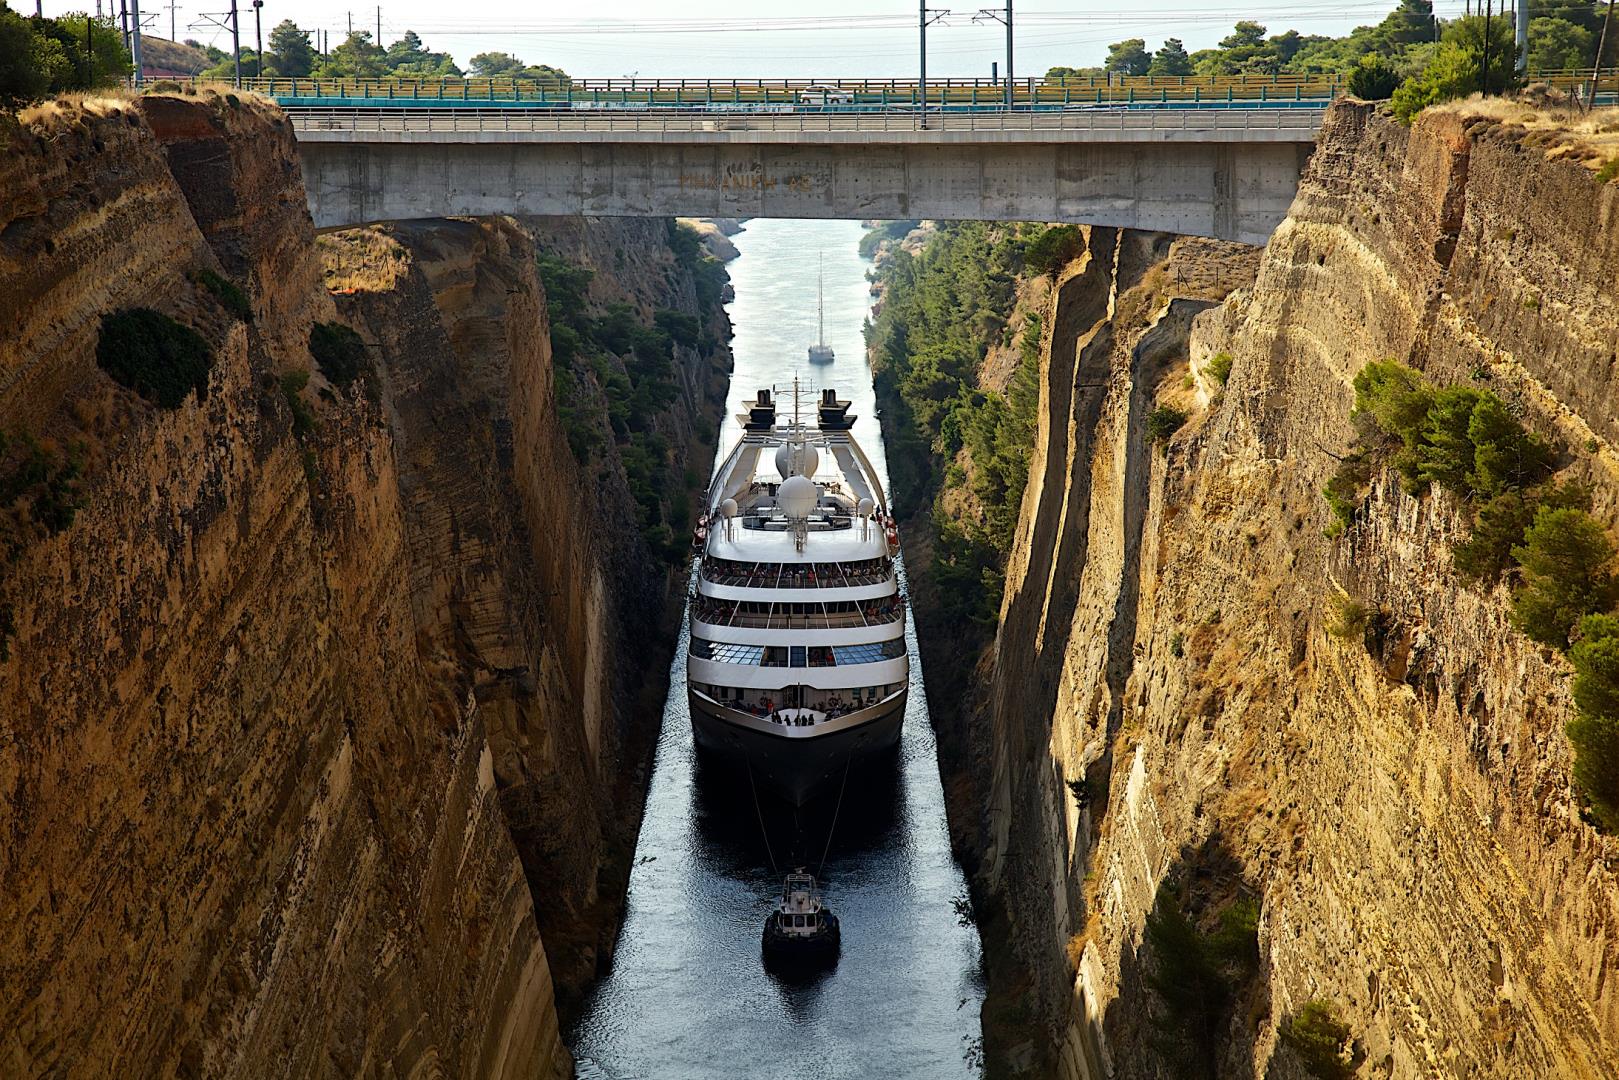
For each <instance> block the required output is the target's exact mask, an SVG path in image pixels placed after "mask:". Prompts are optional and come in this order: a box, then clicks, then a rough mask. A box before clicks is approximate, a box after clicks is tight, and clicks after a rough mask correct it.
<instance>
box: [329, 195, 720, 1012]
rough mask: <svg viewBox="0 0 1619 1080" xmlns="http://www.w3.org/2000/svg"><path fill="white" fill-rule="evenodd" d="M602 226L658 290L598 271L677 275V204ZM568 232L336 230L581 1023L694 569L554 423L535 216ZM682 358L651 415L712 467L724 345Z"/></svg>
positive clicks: (350, 306) (414, 556) (631, 838)
mask: <svg viewBox="0 0 1619 1080" xmlns="http://www.w3.org/2000/svg"><path fill="white" fill-rule="evenodd" d="M599 224H600V227H599V228H596V229H591V230H588V232H589V234H590V239H589V243H590V244H591V245H594V246H600V247H603V248H605V249H607V250H613V249H614V248H617V249H619V250H625V249H626V248H627V249H628V250H629V251H633V252H634V256H633V259H634V265H636V266H644V265H653V266H657V267H658V268H659V270H658V273H657V274H656V278H657V283H656V286H654V283H653V282H652V281H651V277H652V276H653V275H649V274H641V273H637V272H635V271H633V270H631V269H630V265H631V264H630V262H629V257H626V259H625V260H623V262H622V265H621V266H620V268H619V270H618V271H617V272H613V271H611V270H604V271H603V272H602V274H601V275H600V281H601V284H600V287H601V288H602V289H604V290H611V291H612V292H613V294H614V295H615V296H619V297H630V298H636V297H641V296H648V295H649V294H650V293H651V292H653V291H658V290H667V288H668V286H667V284H666V283H665V282H664V281H663V274H662V269H663V268H664V267H666V266H668V265H669V263H670V261H671V260H670V257H669V254H668V251H667V247H666V243H665V240H664V235H665V227H664V224H663V222H661V221H628V222H624V223H613V224H611V225H608V224H601V223H599ZM570 228H571V229H574V230H577V231H579V232H585V231H586V230H584V228H583V226H582V225H568V224H564V223H552V222H547V221H531V222H525V223H523V224H521V225H520V224H519V223H518V222H516V221H513V220H511V219H487V220H470V219H469V220H456V221H433V222H405V223H399V224H395V225H389V226H382V227H377V228H372V229H365V230H356V231H352V232H347V233H340V234H336V235H334V236H331V237H326V238H323V239H322V244H321V250H322V254H323V257H324V259H325V263H326V274H327V279H328V281H329V282H330V283H331V284H332V285H333V286H334V287H335V289H336V292H337V305H338V310H339V313H340V315H341V316H342V317H343V318H344V319H345V320H346V321H348V322H349V323H350V324H351V325H352V326H353V327H354V328H355V329H357V330H358V331H359V332H360V333H361V336H362V337H363V338H364V339H365V340H367V341H368V342H373V343H374V344H375V346H376V349H377V353H378V355H379V358H380V366H381V382H382V391H381V393H382V399H383V401H384V402H385V403H386V408H387V410H388V414H389V421H390V425H391V427H392V430H393V437H394V445H395V447H396V452H397V453H398V454H399V458H400V462H401V465H400V482H401V489H402V491H403V492H404V499H405V520H406V537H407V545H408V546H409V548H410V556H411V557H410V563H411V567H412V588H411V593H412V597H413V604H414V607H415V609H416V613H417V622H418V625H419V626H420V627H421V628H422V629H421V634H422V638H421V642H420V644H421V647H422V648H423V649H424V650H425V651H426V652H427V654H428V656H429V657H430V658H431V659H432V661H433V662H434V663H435V664H436V665H437V666H438V667H439V668H440V669H441V670H443V671H445V672H447V673H451V672H453V678H454V680H455V682H456V684H457V685H458V686H459V687H462V688H464V689H465V690H466V691H467V692H470V693H471V694H472V695H473V696H474V697H475V698H476V700H477V702H478V706H479V714H480V716H481V717H482V718H483V721H484V724H485V726H486V729H487V731H488V737H489V743H490V748H491V751H492V754H493V762H494V770H495V777H496V780H497V782H498V787H499V791H500V799H501V804H502V806H503V808H504V809H505V811H506V817H507V820H508V822H509V823H510V826H511V831H512V838H513V840H514V841H515V843H516V845H517V850H518V852H519V854H520V855H521V857H522V861H523V867H524V870H525V872H526V874H527V876H528V879H529V882H530V884H531V886H532V891H533V894H534V902H535V911H536V915H537V917H538V920H539V925H540V929H541V933H542V935H543V937H544V939H545V941H546V945H547V951H548V954H549V956H550V958H551V968H552V972H553V974H554V976H555V977H556V979H557V983H558V988H559V992H560V994H561V1002H560V1004H561V1006H562V1011H563V1015H564V1020H565V1021H566V1020H567V1018H568V1016H569V1015H570V1014H571V1012H572V1010H573V1009H574V1008H575V1007H576V1006H577V1005H578V1004H579V1000H580V997H581V995H582V993H583V992H584V990H585V989H586V988H587V987H588V985H589V984H590V982H591V981H593V979H594V978H595V976H596V975H597V973H598V970H599V968H600V967H601V966H602V965H605V963H606V962H607V960H608V959H609V957H610V955H611V951H612V945H613V941H614V938H615V935H616V932H617V927H618V924H619V921H620V916H621V914H622V904H623V895H624V890H625V888H626V886H627V882H628V873H629V860H630V856H631V855H632V853H633V850H634V842H635V835H636V831H637V828H638V825H639V821H640V804H641V800H642V798H643V796H644V794H645V783H646V769H647V766H648V761H647V754H648V751H649V750H650V741H649V740H650V736H651V734H652V733H653V732H655V730H656V727H657V720H658V717H659V716H661V693H660V690H661V688H662V686H663V682H664V679H665V677H666V674H667V667H668V663H669V650H670V648H671V644H672V641H673V634H672V633H671V632H670V630H671V624H670V622H669V617H670V616H672V615H673V614H674V613H675V612H676V611H677V606H676V605H675V604H674V603H672V599H673V597H674V594H675V592H676V586H677V585H678V584H679V582H677V581H676V580H675V578H674V576H673V575H668V574H666V573H665V571H664V564H663V563H662V562H661V561H660V560H659V559H657V558H655V557H653V556H652V555H651V554H650V553H649V552H647V551H646V550H645V548H644V547H643V546H642V545H641V544H640V542H639V538H638V534H637V530H636V525H635V522H634V519H633V517H632V515H631V512H630V511H631V507H632V506H633V501H632V500H631V499H630V497H629V495H628V493H627V492H626V491H625V488H624V481H623V478H622V476H621V475H618V474H615V473H614V472H613V471H612V470H611V469H610V468H607V467H604V468H602V469H601V470H599V471H597V472H595V473H591V472H587V471H585V470H583V469H581V468H580V466H579V465H578V463H577V462H576V461H575V459H574V456H573V453H572V451H571V450H570V448H569V445H568V441H567V439H566V437H565V436H564V434H563V432H562V430H561V428H560V426H559V425H558V424H557V422H556V401H555V394H554V383H553V379H552V359H551V349H550V341H549V336H548V333H547V324H546V315H545V296H544V294H543V291H542V289H541V286H540V282H539V280H538V277H537V275H536V272H535V242H534V239H533V234H534V233H539V234H540V235H541V236H543V237H545V238H547V239H550V238H551V237H552V236H554V235H555V234H556V233H557V232H558V231H560V230H566V229H570ZM581 240H583V238H582V237H581ZM686 284H687V286H688V287H687V290H686V291H687V292H688V294H689V291H690V290H689V282H688V283H686ZM677 291H678V290H677ZM659 299H664V298H663V297H662V296H661V295H660V296H659ZM681 359H682V360H683V361H684V362H683V363H682V364H681V365H680V370H681V371H682V373H683V375H684V376H685V381H687V382H688V383H689V384H690V389H691V392H690V393H689V394H687V395H683V396H682V397H681V398H680V399H679V401H678V402H677V404H676V406H675V407H673V408H671V409H669V410H667V411H666V412H665V414H663V415H661V416H660V417H658V418H656V419H657V421H658V422H659V423H661V424H663V425H664V426H665V427H666V428H668V429H669V430H671V431H672V432H674V433H676V434H677V436H678V437H677V439H676V440H675V441H676V445H677V448H678V449H677V452H678V457H679V461H680V464H681V466H682V467H684V465H685V464H686V463H687V460H688V457H689V460H690V464H691V466H692V468H693V470H694V471H695V472H698V473H700V474H701V475H705V476H706V475H707V472H708V469H709V468H710V465H711V462H710V460H709V458H708V457H705V456H704V455H705V454H707V455H711V454H712V448H711V447H710V448H707V449H705V446H706V444H702V443H700V442H699V440H697V439H696V438H695V437H694V433H695V432H696V431H698V430H702V431H705V432H706V431H707V430H708V429H709V428H712V427H716V426H717V424H718V415H717V409H718V407H719V404H720V400H721V399H720V394H721V392H722V391H721V389H720V387H719V386H715V385H714V384H713V383H712V380H711V379H710V378H709V376H710V375H711V374H712V373H713V372H714V371H715V370H716V360H720V361H723V360H725V359H728V353H725V352H724V349H723V347H720V352H719V353H718V354H715V355H707V354H704V355H698V354H696V353H695V352H691V351H689V350H688V351H686V352H684V353H683V355H682V357H681ZM722 383H723V380H721V384H722ZM676 471H677V473H678V471H679V470H676Z"/></svg>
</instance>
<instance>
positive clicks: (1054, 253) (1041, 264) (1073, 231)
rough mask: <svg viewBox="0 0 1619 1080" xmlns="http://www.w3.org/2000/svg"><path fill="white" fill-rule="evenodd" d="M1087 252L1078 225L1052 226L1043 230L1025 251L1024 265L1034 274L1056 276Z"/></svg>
mask: <svg viewBox="0 0 1619 1080" xmlns="http://www.w3.org/2000/svg"><path fill="white" fill-rule="evenodd" d="M1084 250H1085V238H1084V236H1083V235H1081V233H1080V231H1079V226H1077V225H1052V226H1050V227H1049V228H1046V229H1043V230H1041V231H1040V232H1039V233H1038V234H1037V235H1036V236H1035V237H1034V238H1033V239H1032V240H1030V241H1029V243H1028V246H1027V247H1025V248H1024V249H1023V265H1024V267H1025V268H1026V269H1027V270H1028V271H1029V272H1030V273H1033V274H1055V273H1056V272H1057V271H1059V270H1061V269H1062V268H1063V267H1065V266H1067V265H1068V264H1069V263H1071V262H1073V261H1074V260H1075V259H1077V258H1079V256H1080V253H1081V252H1083V251H1084Z"/></svg>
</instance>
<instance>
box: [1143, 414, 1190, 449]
mask: <svg viewBox="0 0 1619 1080" xmlns="http://www.w3.org/2000/svg"><path fill="white" fill-rule="evenodd" d="M1186 420H1187V414H1186V413H1185V412H1184V411H1182V410H1180V409H1177V408H1175V407H1174V406H1173V405H1160V406H1158V407H1157V408H1156V409H1154V410H1153V411H1152V412H1150V413H1148V414H1147V438H1148V439H1150V440H1152V441H1153V442H1155V443H1163V442H1168V441H1169V438H1170V436H1172V435H1174V434H1175V432H1177V431H1179V430H1180V429H1181V428H1183V427H1185V426H1186Z"/></svg>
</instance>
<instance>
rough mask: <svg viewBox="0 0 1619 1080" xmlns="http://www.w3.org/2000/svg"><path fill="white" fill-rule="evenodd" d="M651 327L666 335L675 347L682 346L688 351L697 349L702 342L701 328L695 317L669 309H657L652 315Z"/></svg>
mask: <svg viewBox="0 0 1619 1080" xmlns="http://www.w3.org/2000/svg"><path fill="white" fill-rule="evenodd" d="M652 325H653V326H656V327H657V328H658V329H659V330H662V331H663V332H664V333H665V334H668V335H669V337H670V338H671V339H673V341H674V342H675V344H677V345H684V346H685V347H686V348H688V349H694V348H696V347H697V343H698V342H699V341H701V340H702V326H701V325H700V324H699V323H698V322H697V317H696V316H695V315H683V314H681V313H680V312H678V311H671V310H670V309H669V308H659V309H658V310H657V311H654V312H653V313H652Z"/></svg>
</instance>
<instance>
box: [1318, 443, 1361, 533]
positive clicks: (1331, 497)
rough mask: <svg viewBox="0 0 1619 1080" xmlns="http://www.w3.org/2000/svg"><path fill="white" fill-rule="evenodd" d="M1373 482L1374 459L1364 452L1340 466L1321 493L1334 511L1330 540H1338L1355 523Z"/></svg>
mask: <svg viewBox="0 0 1619 1080" xmlns="http://www.w3.org/2000/svg"><path fill="white" fill-rule="evenodd" d="M1371 479H1372V463H1371V458H1370V455H1369V454H1367V453H1366V452H1365V451H1357V452H1356V453H1353V454H1350V455H1349V456H1348V457H1346V458H1343V459H1342V460H1340V461H1339V462H1338V468H1337V470H1336V471H1335V472H1334V473H1333V474H1332V478H1331V479H1330V480H1328V481H1327V484H1326V486H1325V487H1323V488H1322V489H1321V495H1322V497H1323V498H1324V499H1326V500H1327V506H1328V507H1330V508H1331V510H1332V518H1333V520H1332V524H1331V525H1329V526H1328V528H1327V534H1328V535H1329V536H1337V535H1338V534H1339V533H1341V532H1343V531H1344V530H1345V529H1347V528H1349V526H1351V525H1353V524H1354V523H1355V514H1356V513H1358V512H1359V510H1360V502H1361V499H1362V498H1364V497H1365V490H1366V485H1367V484H1369V483H1371Z"/></svg>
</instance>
